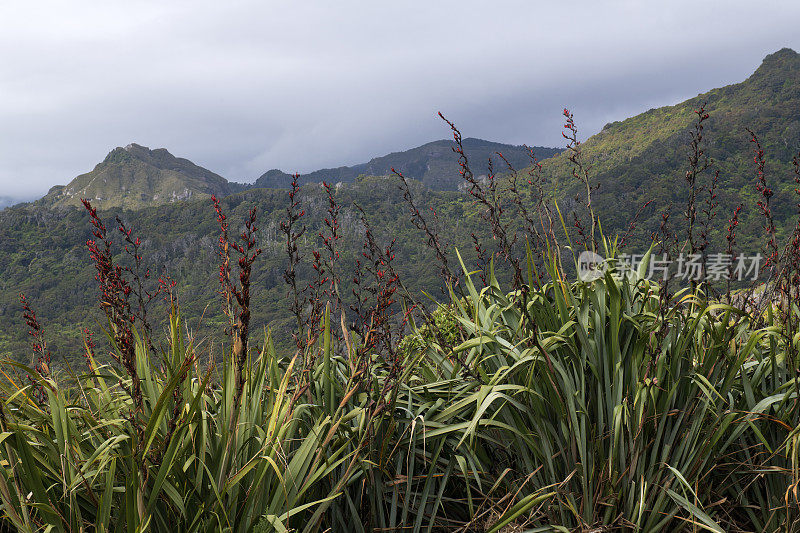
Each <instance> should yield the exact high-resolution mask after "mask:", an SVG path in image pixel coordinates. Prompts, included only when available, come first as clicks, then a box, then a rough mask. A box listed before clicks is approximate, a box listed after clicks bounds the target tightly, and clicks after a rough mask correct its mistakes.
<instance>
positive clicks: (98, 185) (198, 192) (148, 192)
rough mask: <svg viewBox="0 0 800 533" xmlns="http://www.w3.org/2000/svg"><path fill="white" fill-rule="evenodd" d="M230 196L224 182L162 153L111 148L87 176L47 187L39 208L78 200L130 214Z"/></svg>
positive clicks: (136, 147) (142, 148)
mask: <svg viewBox="0 0 800 533" xmlns="http://www.w3.org/2000/svg"><path fill="white" fill-rule="evenodd" d="M231 192H233V190H232V187H231V185H230V184H229V182H228V181H227V180H226V179H225V178H223V177H222V176H220V175H218V174H215V173H213V172H211V171H210V170H207V169H205V168H203V167H200V166H198V165H196V164H194V163H192V162H191V161H189V160H188V159H185V158H180V157H175V156H174V155H172V154H171V153H170V152H169V151H168V150H166V149H165V148H156V149H152V150H151V149H150V148H147V147H145V146H141V145H139V144H136V143H131V144H129V145H127V146H125V147H124V148H123V147H117V148H114V149H113V150H111V151H110V152H109V153H108V155H106V157H105V158H104V159H103V161H101V162H100V163H98V164H97V165H95V167H94V168H93V169H92V170H91V171H89V172H86V173H84V174H81V175H79V176H77V177H76V178H74V179H73V180H72V181H70V182H69V183H68V184H67V185H57V186H55V187H53V188H51V189H50V191H49V192H48V193H47V194H46V195H45V196H44V197H43V198H42V199H40V200H39V201H38V202H37V203H38V204H39V205H45V206H51V207H60V206H79V205H80V201H81V198H89V199H91V200H93V201H94V202H95V203H96V204H97V205H98V206H99V207H102V208H104V209H108V208H116V207H119V208H124V209H134V208H138V207H142V206H144V205H159V204H165V203H173V202H176V201H182V200H185V199H188V198H192V197H203V196H211V195H212V194H216V195H221V196H226V195H228V194H230V193H231Z"/></svg>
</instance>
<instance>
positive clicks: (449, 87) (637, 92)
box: [0, 0, 800, 198]
mask: <svg viewBox="0 0 800 533" xmlns="http://www.w3.org/2000/svg"><path fill="white" fill-rule="evenodd" d="M798 21H800V2H794V1H783V2H768V1H763V0H762V1H760V2H754V1H752V0H749V1H741V2H740V1H732V0H726V1H720V2H701V1H686V2H684V1H660V2H656V1H648V2H644V1H641V2H635V1H626V2H602V1H597V0H594V1H587V2H583V1H572V2H562V1H559V2H547V3H545V2H534V1H518V2H514V1H496V0H493V1H485V2H472V1H466V0H459V1H457V2H449V1H448V2H444V1H433V0H428V1H423V2H408V1H406V2H391V3H390V2H382V1H377V2H376V1H372V2H367V1H364V2H352V1H345V0H338V1H336V2H328V1H326V2H322V1H319V2H310V1H300V2H289V1H282V2H264V1H261V2H256V1H252V2H250V1H235V0H225V1H222V2H220V1H215V2H200V1H197V0H192V1H187V2H183V1H170V2H163V1H153V2H140V1H126V2H111V1H109V2H83V1H75V0H72V1H70V2H63V1H53V2H37V1H15V0H10V1H4V2H3V3H2V4H0V196H3V195H8V196H14V197H17V198H31V197H37V196H41V195H43V194H44V193H45V192H46V191H47V190H48V188H49V187H50V186H52V185H56V184H64V183H67V182H68V181H69V180H71V179H72V178H73V177H74V176H76V175H78V174H80V173H83V172H86V171H89V170H91V169H92V167H93V166H94V165H95V164H96V163H97V162H99V161H100V160H102V158H103V157H104V156H105V154H106V153H107V152H109V151H110V150H111V149H112V148H114V147H115V146H124V145H126V144H128V143H130V142H136V143H139V144H142V145H145V146H149V147H151V148H156V147H165V148H167V149H169V150H170V151H171V152H172V153H173V154H175V155H177V156H180V157H186V158H188V159H191V160H192V161H194V162H195V163H197V164H199V165H201V166H204V167H206V168H209V169H211V170H213V171H215V172H217V173H219V174H221V175H223V176H225V177H226V178H228V179H230V180H234V181H253V180H254V179H255V178H257V177H258V176H259V175H261V174H262V173H263V172H265V171H266V170H269V169H271V168H280V169H282V170H285V171H289V172H292V171H299V172H307V171H311V170H315V169H318V168H322V167H330V166H339V165H345V164H354V163H359V162H363V161H367V160H369V159H370V158H371V157H374V156H379V155H383V154H385V153H388V152H392V151H397V150H404V149H407V148H411V147H414V146H418V145H420V144H423V143H425V142H428V141H431V140H434V139H441V138H446V137H448V130H447V128H446V127H445V125H444V124H443V123H442V122H441V120H439V119H438V118H437V117H436V112H437V111H439V110H441V111H442V112H444V113H445V115H447V116H448V117H449V118H450V119H452V120H454V121H455V122H456V124H457V125H459V127H460V128H461V130H462V132H463V133H464V136H469V137H480V138H483V139H489V140H493V141H500V142H507V143H514V144H522V143H527V144H531V145H546V146H557V145H560V144H561V127H560V124H561V118H560V112H561V109H562V108H563V107H565V106H566V107H570V108H571V109H572V110H573V111H574V113H575V117H576V120H577V122H578V125H579V127H580V128H581V133H582V136H583V137H587V136H589V135H591V134H593V133H596V132H597V131H599V130H600V128H602V126H603V125H604V124H605V123H607V122H610V121H613V120H620V119H623V118H626V117H629V116H631V115H634V114H637V113H639V112H642V111H645V110H647V109H649V108H651V107H657V106H662V105H669V104H674V103H677V102H679V101H682V100H685V99H686V98H690V97H692V96H695V95H697V94H698V93H701V92H705V91H706V90H708V89H711V88H714V87H719V86H722V85H727V84H730V83H735V82H738V81H741V80H743V79H745V78H746V77H747V76H748V75H749V74H750V73H751V72H752V71H753V70H754V69H755V68H756V67H757V66H758V65H759V64H760V62H761V59H762V58H763V57H764V56H765V55H766V54H768V53H771V52H774V51H776V50H778V49H780V48H782V47H785V46H788V47H791V48H794V49H795V50H800V31H799V30H798Z"/></svg>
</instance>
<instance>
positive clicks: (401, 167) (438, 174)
mask: <svg viewBox="0 0 800 533" xmlns="http://www.w3.org/2000/svg"><path fill="white" fill-rule="evenodd" d="M463 145H464V152H465V153H466V155H467V158H468V159H469V161H470V162H471V164H474V166H475V168H476V169H478V168H480V169H482V171H484V172H485V168H486V162H487V161H488V159H489V158H490V157H491V158H492V159H494V160H495V161H496V160H497V159H498V158H497V156H496V154H495V152H500V153H502V154H503V156H504V157H505V158H506V159H508V162H509V163H511V164H512V165H513V166H514V167H515V168H518V169H519V168H524V167H527V166H529V165H530V160H529V156H528V150H527V149H526V148H525V147H523V146H514V145H511V144H502V143H496V142H491V141H484V140H482V139H474V138H471V137H470V138H466V139H464V140H463ZM452 147H453V141H452V140H441V141H433V142H429V143H427V144H423V145H422V146H418V147H417V148H412V149H410V150H405V151H403V152H393V153H391V154H388V155H384V156H381V157H376V158H373V159H371V160H370V161H369V162H367V163H361V164H358V165H354V166H351V167H337V168H326V169H322V170H317V171H314V172H311V173H309V174H303V175H301V176H300V180H299V181H300V183H301V184H303V183H320V182H322V181H329V182H334V183H336V182H340V181H341V182H345V183H347V182H352V181H355V179H356V178H357V177H358V176H360V175H367V176H388V175H390V174H391V173H392V168H395V169H397V170H398V171H400V172H402V173H403V175H404V176H406V177H407V178H413V179H416V180H419V181H421V182H422V183H423V184H424V185H426V186H427V187H429V188H430V189H433V190H445V191H446V190H456V189H457V188H458V186H459V185H460V183H461V179H460V177H459V173H458V171H459V167H458V156H457V155H456V154H455V153H454V152H453V149H452ZM533 151H534V153H535V154H536V157H537V158H538V159H540V160H542V159H546V158H548V157H552V156H554V155H556V154H558V153H560V152H561V150H560V149H558V148H544V147H541V146H537V147H534V148H533ZM495 165H496V166H495V170H496V171H497V172H498V173H500V172H504V171H505V170H506V168H505V164H504V163H499V164H498V163H495ZM291 182H292V176H291V175H290V174H287V173H285V172H283V171H281V170H277V169H273V170H270V171H268V172H266V173H264V174H263V175H262V176H261V177H259V178H258V179H257V180H256V182H255V183H254V184H253V186H254V187H257V188H287V187H289V184H290V183H291Z"/></svg>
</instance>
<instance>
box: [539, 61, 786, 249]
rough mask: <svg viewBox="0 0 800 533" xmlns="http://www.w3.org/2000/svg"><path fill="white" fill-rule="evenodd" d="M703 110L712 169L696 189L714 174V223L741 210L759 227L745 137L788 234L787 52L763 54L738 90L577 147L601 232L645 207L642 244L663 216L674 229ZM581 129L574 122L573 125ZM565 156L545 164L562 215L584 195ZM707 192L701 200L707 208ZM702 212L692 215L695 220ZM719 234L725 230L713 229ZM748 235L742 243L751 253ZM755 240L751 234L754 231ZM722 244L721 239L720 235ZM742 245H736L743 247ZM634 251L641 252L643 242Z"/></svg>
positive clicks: (650, 114)
mask: <svg viewBox="0 0 800 533" xmlns="http://www.w3.org/2000/svg"><path fill="white" fill-rule="evenodd" d="M703 103H705V110H706V112H707V113H708V114H709V119H708V120H707V121H706V122H705V124H704V125H705V128H704V133H703V134H704V139H705V141H704V143H705V146H704V148H705V150H706V152H707V154H708V155H709V156H710V157H711V158H712V159H713V166H712V167H711V168H710V169H709V170H707V171H706V172H705V173H703V175H701V179H700V180H699V185H700V186H702V187H704V188H708V187H709V186H710V183H711V176H712V175H713V172H715V171H716V170H719V180H718V185H717V187H718V197H717V200H718V201H719V203H720V206H719V214H718V217H719V218H720V219H722V220H718V221H717V222H720V223H722V222H724V221H725V220H727V219H728V218H729V217H730V216H731V213H732V211H733V210H734V209H735V207H736V206H737V205H738V204H739V203H742V204H743V205H744V209H743V211H742V217H741V218H742V219H744V224H745V225H746V224H747V223H749V224H750V226H751V227H752V228H756V227H758V224H759V223H760V222H759V221H758V220H757V219H758V216H759V215H758V210H757V208H756V202H757V200H758V199H757V198H756V195H757V193H756V191H755V187H754V180H755V176H756V171H755V166H754V162H753V145H752V143H751V142H750V135H749V133H748V132H747V130H746V128H750V129H751V130H752V131H753V132H755V133H756V135H757V136H758V138H759V139H760V141H761V143H762V145H763V147H764V152H765V157H766V160H767V166H766V179H767V181H768V183H769V186H770V187H771V188H772V189H774V190H775V196H774V197H773V198H772V204H773V213H774V214H775V216H776V218H777V219H778V220H777V222H778V230H779V234H785V233H786V232H787V231H790V230H791V228H793V227H794V225H793V220H794V219H793V217H794V215H795V213H796V209H795V204H796V203H797V201H798V199H797V197H796V195H795V193H794V189H795V183H794V171H793V166H792V158H793V157H794V156H796V155H798V151H799V150H800V54H798V53H797V52H795V51H793V50H790V49H788V48H784V49H782V50H779V51H777V52H775V53H773V54H770V55H768V56H767V57H766V58H765V59H764V60H763V62H762V64H761V65H760V66H759V67H758V68H757V70H756V71H755V72H754V73H753V74H752V75H751V76H750V77H749V78H747V79H746V80H745V81H743V82H741V83H736V84H732V85H728V86H725V87H722V88H719V89H713V90H711V91H708V92H706V93H703V94H699V95H698V96H696V97H694V98H691V99H689V100H687V101H685V102H681V103H679V104H677V105H673V106H666V107H660V108H657V109H651V110H649V111H646V112H644V113H642V114H640V115H637V116H634V117H631V118H628V119H626V120H622V121H619V122H612V123H611V124H607V125H606V126H605V127H604V128H603V130H602V131H601V132H600V133H598V134H596V135H594V136H592V137H590V138H589V139H588V140H586V142H585V143H583V144H582V150H583V154H584V156H585V158H586V161H587V162H588V163H589V164H590V165H591V171H590V176H591V180H592V182H593V183H594V184H597V185H599V188H598V190H597V191H595V192H594V193H592V202H593V204H594V205H595V208H596V210H597V211H598V213H600V214H601V218H602V222H603V226H604V229H608V230H613V229H623V230H624V229H625V228H626V227H627V225H628V223H629V221H630V220H631V219H632V218H633V216H634V214H635V213H636V211H637V210H638V209H639V208H640V206H642V205H643V204H644V203H645V202H647V201H650V200H652V201H653V203H652V204H651V205H650V206H649V207H648V209H647V210H646V211H645V212H644V213H642V217H641V218H640V223H639V224H640V228H641V235H645V234H649V233H650V232H652V231H656V230H657V229H658V227H659V224H660V221H661V215H662V213H663V212H665V211H666V210H668V209H669V208H670V206H672V209H671V213H672V214H671V220H672V221H673V223H677V222H679V221H683V218H682V217H683V215H682V213H683V212H684V211H685V209H686V198H687V192H688V186H687V183H686V180H685V178H684V176H685V173H686V170H687V169H688V155H689V143H690V141H691V131H692V128H693V124H694V121H695V119H696V115H695V113H694V111H695V110H696V109H698V108H699V107H700V106H701V105H702V104H703ZM576 120H577V121H578V122H579V121H580V117H576ZM570 166H571V164H570V162H569V161H568V159H567V155H566V154H561V155H559V156H557V157H554V158H552V159H549V160H547V161H545V162H544V168H545V171H546V175H548V176H549V177H550V178H551V179H552V180H553V185H554V187H555V188H556V189H558V191H559V192H558V196H559V197H561V198H562V199H563V202H564V203H563V204H562V206H563V207H565V208H566V210H567V211H570V210H572V209H574V208H575V207H576V206H577V205H578V203H579V202H576V201H575V199H574V198H575V195H576V194H578V193H579V192H580V191H581V189H582V186H581V185H580V184H579V183H577V180H575V179H573V178H572V177H571V172H570ZM707 196H708V195H707V193H701V194H700V196H699V197H698V201H699V202H704V201H705V200H706V198H707ZM699 210H700V208H698V211H699ZM720 225H722V224H720ZM754 232H755V229H753V230H752V231H750V232H749V234H743V235H742V239H744V241H747V239H748V238H749V239H750V241H752V242H751V243H750V244H749V245H750V246H751V247H755V249H752V250H750V252H752V253H755V252H757V251H758V248H757V246H758V244H757V243H756V242H755V241H754V240H753V239H754V238H755V237H757V235H756V234H754ZM755 233H757V232H755ZM717 237H720V238H721V239H722V240H723V241H724V236H721V235H719V233H717ZM744 241H743V242H744ZM641 244H644V241H642V243H641Z"/></svg>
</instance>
